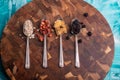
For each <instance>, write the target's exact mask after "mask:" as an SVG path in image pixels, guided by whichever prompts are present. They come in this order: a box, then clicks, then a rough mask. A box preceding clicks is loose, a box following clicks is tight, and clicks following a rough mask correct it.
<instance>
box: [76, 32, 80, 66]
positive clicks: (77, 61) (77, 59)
mask: <svg viewBox="0 0 120 80" xmlns="http://www.w3.org/2000/svg"><path fill="white" fill-rule="evenodd" d="M75 67H77V68H79V67H80V60H79V50H78V37H77V34H76V35H75Z"/></svg>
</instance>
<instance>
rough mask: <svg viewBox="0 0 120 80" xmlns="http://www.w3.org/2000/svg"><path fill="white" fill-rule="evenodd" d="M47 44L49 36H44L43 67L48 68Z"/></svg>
mask: <svg viewBox="0 0 120 80" xmlns="http://www.w3.org/2000/svg"><path fill="white" fill-rule="evenodd" d="M46 42H47V35H44V51H43V67H44V68H47V67H48V64H47V46H46Z"/></svg>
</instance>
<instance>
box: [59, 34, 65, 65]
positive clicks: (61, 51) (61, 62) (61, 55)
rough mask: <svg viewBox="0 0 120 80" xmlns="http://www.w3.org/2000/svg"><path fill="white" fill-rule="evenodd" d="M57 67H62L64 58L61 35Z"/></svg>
mask: <svg viewBox="0 0 120 80" xmlns="http://www.w3.org/2000/svg"><path fill="white" fill-rule="evenodd" d="M59 59H60V60H59V66H60V67H64V58H63V46H62V35H60V58H59Z"/></svg>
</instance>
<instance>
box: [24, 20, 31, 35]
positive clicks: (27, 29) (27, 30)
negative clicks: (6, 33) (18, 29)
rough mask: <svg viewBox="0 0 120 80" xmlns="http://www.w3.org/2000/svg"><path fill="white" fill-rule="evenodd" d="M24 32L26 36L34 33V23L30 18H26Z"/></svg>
mask: <svg viewBox="0 0 120 80" xmlns="http://www.w3.org/2000/svg"><path fill="white" fill-rule="evenodd" d="M23 33H24V34H25V35H26V36H29V37H30V36H31V35H32V33H33V24H32V22H31V21H30V20H26V21H25V23H24V25H23Z"/></svg>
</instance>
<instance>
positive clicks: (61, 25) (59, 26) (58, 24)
mask: <svg viewBox="0 0 120 80" xmlns="http://www.w3.org/2000/svg"><path fill="white" fill-rule="evenodd" d="M54 28H55V31H56V34H57V35H61V34H64V33H67V25H66V24H65V22H64V21H63V20H56V21H55V23H54Z"/></svg>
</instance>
